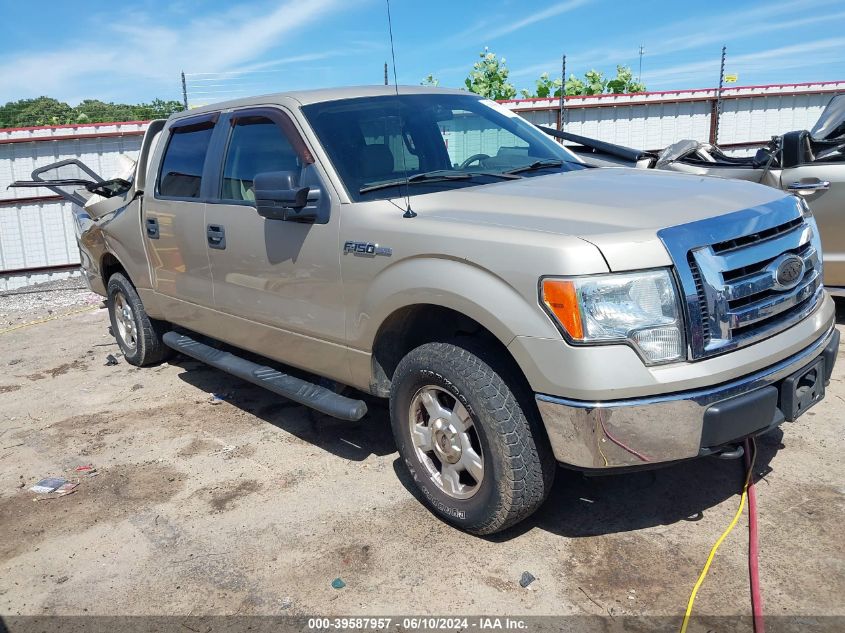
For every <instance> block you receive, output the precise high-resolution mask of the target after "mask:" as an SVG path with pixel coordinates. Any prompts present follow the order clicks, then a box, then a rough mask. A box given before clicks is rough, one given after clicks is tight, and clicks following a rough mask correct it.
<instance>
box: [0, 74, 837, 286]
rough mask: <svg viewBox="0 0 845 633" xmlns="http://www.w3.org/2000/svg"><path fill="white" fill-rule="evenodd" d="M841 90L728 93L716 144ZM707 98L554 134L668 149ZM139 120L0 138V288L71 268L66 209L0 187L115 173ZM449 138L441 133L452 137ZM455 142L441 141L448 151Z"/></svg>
mask: <svg viewBox="0 0 845 633" xmlns="http://www.w3.org/2000/svg"><path fill="white" fill-rule="evenodd" d="M841 92H845V81H840V82H821V83H809V84H790V85H781V86H750V87H736V88H728V89H726V90H724V91H723V95H722V97H723V98H722V114H721V116H720V117H719V119H718V122H719V124H718V141H719V144H720V145H722V146H723V147H725V148H727V149H728V150H731V151H734V152H736V151H747V149H748V148H749V147H752V146H755V145H759V144H761V143H763V142H765V141H767V140H768V139H769V138H770V137H771V136H773V135H776V134H782V133H783V132H787V131H789V130H797V129H809V128H810V127H812V125H813V123H815V121H816V119H817V118H818V116H819V114H820V113H821V111H822V109H823V108H824V106H825V105H826V104H827V102H828V101H829V100H830V98H831V97H832V96H833V95H834V94H837V93H841ZM503 105H505V106H506V107H508V108H510V109H512V110H513V111H515V112H518V113H519V114H520V115H521V116H524V117H525V118H526V119H528V120H529V121H531V122H532V123H536V124H540V125H551V126H553V127H557V126H558V125H559V122H560V106H559V100H558V99H556V98H555V99H527V100H513V101H505V102H503ZM715 109H716V91H715V90H710V89H708V90H682V91H673V92H653V93H644V94H633V95H597V96H592V97H568V98H567V99H566V108H565V115H564V129H565V130H567V131H570V132H573V133H575V134H581V135H584V136H590V137H593V138H598V139H601V140H604V141H610V142H613V143H618V144H620V145H628V146H630V147H636V148H640V149H660V148H663V147H665V146H666V145H669V144H670V143H673V142H675V141H678V140H681V139H684V138H692V139H696V140H700V141H708V140H709V141H712V140H714V138H715V135H716V132H717V129H716V121H717V119H716V117H715V116H714V113H715ZM145 128H146V122H143V121H131V122H127V123H102V124H89V125H76V126H59V127H39V128H21V129H13V130H0V290H7V289H11V288H15V287H18V286H22V285H27V284H30V283H35V282H38V281H46V280H48V279H50V278H53V277H55V276H56V275H67V274H68V272H67V269H68V267H70V266H73V265H76V264H78V263H79V253H78V250H77V247H76V237H75V234H74V229H73V224H72V220H71V216H70V205H69V203H66V202H63V201H60V200H59V199H57V197H56V196H54V195H53V194H52V192H50V191H49V190H45V189H41V188H39V189H7V186H8V185H9V184H10V183H11V182H12V181H13V180H28V179H29V178H30V174H31V173H32V170H33V169H35V168H36V167H40V166H42V165H46V164H48V163H52V162H55V161H58V160H62V159H66V158H78V159H80V160H82V161H83V162H84V163H86V164H88V165H89V166H91V167H92V168H93V169H94V170H95V171H97V172H98V173H99V174H101V175H102V176H104V177H109V176H111V175H113V174H114V173H115V172H116V171H117V169H118V157H119V156H120V155H121V154H125V155H128V156H130V157H132V158H134V157H135V155H136V154H137V152H138V149H139V147H140V143H141V135H142V134H143V132H144V129H145ZM458 132H459V131H458V130H450V133H451V135H452V136H456V135H457V133H458ZM459 142H460V139H459V138H457V137H456V138H450V145H452V144H457V143H459Z"/></svg>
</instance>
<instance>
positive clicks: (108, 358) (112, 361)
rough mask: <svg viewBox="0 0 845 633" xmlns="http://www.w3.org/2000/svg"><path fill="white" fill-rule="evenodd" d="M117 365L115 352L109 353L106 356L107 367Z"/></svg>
mask: <svg viewBox="0 0 845 633" xmlns="http://www.w3.org/2000/svg"><path fill="white" fill-rule="evenodd" d="M114 365H117V359H116V358H115V357H114V354H109V355H108V356H106V367H112V366H114Z"/></svg>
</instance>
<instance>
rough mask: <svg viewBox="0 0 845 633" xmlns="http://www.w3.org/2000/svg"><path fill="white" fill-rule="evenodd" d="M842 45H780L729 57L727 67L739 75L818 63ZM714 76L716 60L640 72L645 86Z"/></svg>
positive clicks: (837, 57)
mask: <svg viewBox="0 0 845 633" xmlns="http://www.w3.org/2000/svg"><path fill="white" fill-rule="evenodd" d="M843 48H845V37H838V38H829V39H825V40H816V41H813V42H806V43H803V44H793V45H791V46H781V47H778V48H773V49H769V50H766V51H760V52H757V53H747V54H745V55H736V56H734V57H729V58H728V62H729V63H728V70H729V72H731V73H739V74H740V76H742V74H743V73H744V72H746V73H747V72H754V71H756V72H760V71H767V70H775V71H782V70H791V69H795V68H807V67H811V66H821V65H824V64H829V63H836V62H839V61H841V59H842V50H843ZM718 77H719V67H718V60H717V61H716V62H714V61H713V60H708V61H700V62H691V63H687V64H678V65H675V66H669V67H666V68H661V69H658V70H655V71H652V72H648V73H643V80H644V81H645V82H646V83H647V84H648V85H649V86H664V85H670V84H674V85H678V84H680V83H684V82H689V81H694V80H696V79H698V78H703V79H704V78H706V79H708V80H709V81H707V82H706V83H707V84H708V85H715V84H716V83H717V82H718Z"/></svg>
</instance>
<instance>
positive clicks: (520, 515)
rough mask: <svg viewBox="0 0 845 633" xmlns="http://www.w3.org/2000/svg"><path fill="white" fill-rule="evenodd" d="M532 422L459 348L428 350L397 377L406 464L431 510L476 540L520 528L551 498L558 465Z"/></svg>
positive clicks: (498, 379)
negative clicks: (476, 538)
mask: <svg viewBox="0 0 845 633" xmlns="http://www.w3.org/2000/svg"><path fill="white" fill-rule="evenodd" d="M494 364H495V365H498V363H494ZM532 416H533V412H532V411H528V415H526V411H525V410H524V409H523V407H522V406H521V404H520V402H519V399H518V398H517V395H516V394H515V393H514V391H513V390H512V388H511V387H510V386H509V385H508V383H507V382H506V381H505V380H504V379H503V378H502V376H500V373H497V371H495V370H494V369H493V368H492V367H491V366H490V364H488V363H487V362H485V361H484V360H482V359H481V358H480V357H479V356H478V355H476V354H474V353H473V352H472V351H470V350H469V349H465V348H464V347H461V346H458V345H454V344H449V343H428V344H426V345H422V346H420V347H418V348H416V349H414V350H412V351H411V352H410V353H409V354H408V355H407V356H405V358H403V359H402V361H401V362H400V363H399V366H398V367H397V368H396V372H395V374H394V376H393V381H392V387H391V392H390V420H391V425H392V427H393V435H394V437H395V438H396V444H397V446H398V448H399V453H400V455H401V456H402V458H403V460H404V462H405V465H406V466H407V468H408V470H409V472H410V474H411V476H412V477H413V479H414V482H415V483H416V485H417V487H418V488H419V489H420V491H421V492H422V493H423V496H424V499H425V501H426V504H427V505H428V506H429V507H430V508H431V510H432V511H433V512H434V513H435V514H437V515H438V516H440V517H441V518H443V519H444V520H446V521H447V522H449V523H452V524H454V525H456V526H457V527H460V528H461V529H464V530H466V531H468V532H472V533H474V534H493V533H495V532H499V531H501V530H503V529H505V528H507V527H509V526H511V525H513V524H515V523H517V522H519V521H521V520H522V519H524V518H526V517H528V516H529V515H530V514H532V513H533V512H534V511H535V510H537V508H539V507H540V505H542V503H543V501H545V499H546V497H547V496H548V493H549V491H550V489H551V486H552V482H553V480H554V474H555V468H556V464H555V462H554V459H553V457H552V456H551V451H550V449H549V448H548V446H547V443H546V442H545V437H544V436H542V430H541V429H539V428H536V424H534V425H533V426H535V429H532V423H531V419H533V417H532Z"/></svg>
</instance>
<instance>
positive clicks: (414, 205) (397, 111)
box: [19, 87, 839, 534]
mask: <svg viewBox="0 0 845 633" xmlns="http://www.w3.org/2000/svg"><path fill="white" fill-rule="evenodd" d="M394 90H395V89H394V88H392V87H391V88H388V87H365V88H341V89H335V90H314V91H303V92H291V93H286V94H276V95H269V96H263V97H255V98H250V99H241V100H237V101H231V102H227V103H221V104H217V105H212V106H206V107H202V108H197V109H194V110H190V111H187V112H182V113H179V114H176V115H173V116H171V117H170V118H169V119H168V120H167V121H154V122H152V123H151V124H150V126H149V128H148V130H147V132H146V136H145V138H144V140H143V144H142V148H141V151H140V154H139V157H138V160H137V163H136V165H135V167H134V169H133V170H131V173H127V174H124V176H125V178H123V179H119V178H118V179H112V180H108V181H104V180H103V179H102V178H100V177H99V176H98V175H97V174H94V173H93V172H91V171H90V170H87V168H85V167H84V166H80V165H79V164H76V163H73V162H72V161H71V162H69V161H63V162H62V163H60V164H55V165H53V166H49V167H46V168H41V169H40V170H36V171H35V172H34V173H33V178H34V179H35V180H34V181H33V182H31V183H19V184H20V185H22V186H26V185H27V184H29V185H30V186H32V185H34V184H39V185H41V186H44V185H47V186H49V187H52V188H53V189H54V190H56V191H62V192H64V194H65V195H67V196H68V197H69V198H71V199H73V200H75V201H76V202H77V203H79V204H80V205H81V206H82V207H83V208H84V209H80V210H77V211H76V217H77V221H78V224H79V245H80V250H81V253H82V267H83V271H84V275H85V277H86V279H87V282H88V284H89V285H90V287H91V289H92V290H94V291H95V292H97V293H100V294H101V295H104V296H105V297H107V305H108V308H109V311H110V317H111V324H112V331H113V333H114V335H115V337H116V338H117V341H118V343H119V345H120V347H121V349H122V351H123V353H124V355H125V358H126V360H127V361H128V362H129V363H132V364H134V365H139V366H140V365H148V364H151V363H156V362H159V361H161V360H162V359H164V358H165V357H166V356H167V354H168V353H169V352H170V351H171V350H172V349H175V350H178V351H179V352H181V353H183V354H186V355H188V356H192V357H194V358H198V359H201V360H203V361H205V362H207V363H210V364H211V365H213V366H215V367H218V368H220V369H223V370H225V371H228V372H231V373H232V374H234V375H237V376H239V377H241V378H244V379H245V380H248V381H252V382H254V383H256V384H260V385H263V386H264V387H266V388H268V389H270V390H271V391H274V392H276V393H278V394H281V395H284V396H285V397H287V398H290V399H292V400H294V401H297V402H300V403H303V404H306V405H308V406H311V407H314V408H316V409H318V410H320V411H323V412H325V413H328V414H331V415H334V416H337V417H340V418H345V419H348V420H359V419H361V418H362V417H363V416H364V415H365V414H366V405H365V403H364V401H363V400H361V399H359V398H358V397H356V396H355V393H357V392H356V391H354V390H352V391H350V390H348V389H347V390H346V391H345V392H344V393H341V388H342V387H352V388H354V389H357V390H359V391H361V392H366V393H369V394H372V395H375V396H379V397H384V398H389V399H390V420H391V424H392V428H393V433H394V436H395V438H396V444H397V446H398V449H399V452H400V455H401V457H402V459H403V461H404V464H405V465H406V466H407V468H408V470H409V471H410V473H411V475H412V476H413V479H414V481H415V482H416V485H417V486H419V488H420V490H421V491H422V493H423V497H424V499H425V500H426V503H428V505H429V506H430V507H431V509H432V511H433V512H435V513H436V514H437V515H439V516H440V517H442V518H444V519H445V520H446V521H449V522H451V523H453V524H455V525H457V526H460V527H461V528H463V529H465V530H468V531H470V532H473V533H477V534H489V533H492V532H496V531H499V530H502V529H504V528H506V527H508V526H510V525H512V524H514V523H516V522H517V521H519V520H521V519H523V518H525V517H526V516H528V515H529V514H531V513H532V512H533V511H534V510H536V509H537V508H538V507H539V506H540V505H541V504H542V503H543V501H544V499H545V498H546V496H547V494H548V493H549V489H550V487H551V485H552V482H553V479H554V475H555V470H556V465H557V463H562V464H565V465H568V466H571V467H575V468H579V469H584V470H588V471H610V472H612V471H613V470H614V469H617V470H619V469H626V468H632V467H650V466H654V465H657V464H662V463H667V462H673V461H677V460H685V459H689V458H694V457H698V456H704V455H712V454H719V453H734V454H736V453H738V452H739V448H738V447H739V445H740V443H741V442H742V440H743V439H744V438H747V437H750V436H755V435H759V434H761V433H765V432H766V431H768V430H771V429H773V428H774V427H776V426H777V425H779V424H781V423H782V422H784V421H785V420H788V421H791V420H794V419H795V418H797V417H798V416H799V415H801V414H802V413H804V412H805V411H806V410H807V409H808V408H809V407H811V406H812V405H813V404H815V403H816V402H818V401H819V400H821V399H822V398H823V397H824V393H825V385H826V384H827V382H828V381H829V379H830V374H831V370H832V368H833V364H834V361H835V359H836V351H837V347H838V340H839V336H838V332H837V330H836V329H835V327H834V305H833V302H832V300H831V299H830V298H829V297H828V296H827V294H826V293H825V291H824V288H823V286H822V282H821V280H822V258H821V244H820V240H819V235H818V230H817V228H816V223H815V220H814V218H813V216H812V214H811V212H810V211H809V209H808V207H807V205H806V204H805V203H804V202H803V201H802V200H801V199H799V198H796V197H795V196H792V195H787V194H786V193H784V192H783V191H779V190H776V189H772V188H769V187H765V186H762V185H757V184H752V183H748V182H740V181H726V180H722V179H716V178H708V177H700V176H690V175H682V174H676V173H668V172H650V171H641V170H634V169H625V168H611V169H594V168H589V167H587V166H586V165H584V164H583V163H582V162H580V160H579V159H578V158H576V157H575V156H574V155H573V154H571V153H570V152H569V151H568V150H566V149H565V148H564V147H563V146H561V145H560V144H558V143H557V142H555V141H554V140H552V139H551V138H549V137H548V136H547V135H546V134H544V133H543V132H542V131H540V130H539V129H537V128H536V127H534V126H532V125H531V124H529V123H528V122H526V121H525V120H523V119H522V118H520V117H518V116H517V115H515V114H514V113H512V112H510V111H508V110H506V109H505V108H503V107H502V106H500V105H498V104H496V103H493V102H491V101H488V100H485V99H483V98H480V97H478V96H476V95H473V94H470V93H467V92H461V91H450V90H442V89H429V88H422V87H407V88H406V87H402V88H401V89H399V90H396V91H395V92H394ZM50 169H53V170H54V173H53V177H52V178H51V177H48V172H49V171H50ZM80 170H81V171H82V172H84V173H82V174H81V175H80V173H79V172H80ZM71 172H73V173H71ZM198 415H199V413H198ZM202 415H205V414H202Z"/></svg>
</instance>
